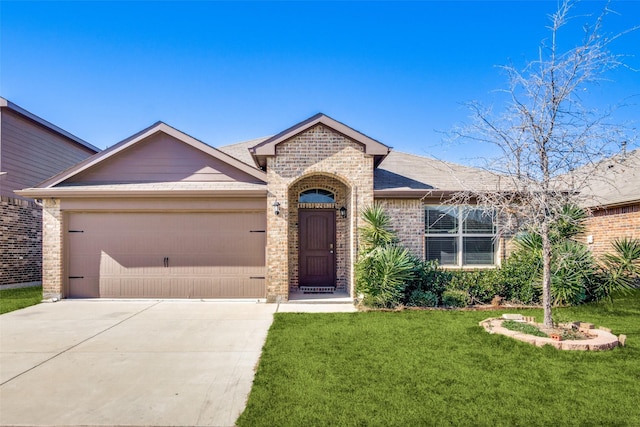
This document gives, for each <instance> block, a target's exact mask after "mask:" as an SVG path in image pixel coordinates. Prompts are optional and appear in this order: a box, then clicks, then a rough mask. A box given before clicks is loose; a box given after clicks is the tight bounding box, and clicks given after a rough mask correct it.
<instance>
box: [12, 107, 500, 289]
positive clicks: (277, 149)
mask: <svg viewBox="0 0 640 427" xmlns="http://www.w3.org/2000/svg"><path fill="white" fill-rule="evenodd" d="M468 185H473V186H474V188H476V189H478V188H483V189H486V190H487V191H492V190H497V189H499V188H498V187H497V182H496V181H495V180H493V179H492V177H491V176H490V175H488V174H485V173H484V172H482V171H480V170H477V169H473V168H468V167H464V166H459V165H454V164H451V163H445V162H441V161H438V160H433V159H429V158H425V157H419V156H414V155H410V154H405V153H399V152H393V151H391V150H390V148H389V147H388V146H386V145H384V144H382V143H380V142H378V141H376V140H374V139H372V138H370V137H368V136H366V135H364V134H362V133H360V132H358V131H356V130H354V129H352V128H350V127H348V126H346V125H344V124H342V123H340V122H338V121H336V120H334V119H332V118H330V117H327V116H325V115H323V114H318V115H315V116H313V117H311V118H309V119H307V120H305V121H303V122H301V123H298V124H297V125H295V126H292V127H291V128H289V129H286V130H285V131H283V132H281V133H279V134H277V135H275V136H272V137H268V138H261V139H257V140H253V141H248V142H245V143H240V144H235V145H230V146H226V147H222V148H220V149H215V148H212V147H210V146H208V145H206V144H204V143H203V142H201V141H199V140H197V139H194V138H192V137H191V136H189V135H187V134H184V133H182V132H180V131H178V130H176V129H174V128H172V127H170V126H168V125H166V124H164V123H161V122H159V123H156V124H154V125H152V126H150V127H149V128H147V129H145V130H143V131H141V132H140V133H138V134H136V135H133V136H132V137H130V138H128V139H126V140H124V141H122V142H120V143H118V144H117V145H114V146H113V147H111V148H109V149H107V150H105V151H102V152H100V153H98V154H96V155H94V156H93V157H90V158H88V159H86V160H84V161H82V162H80V163H79V164H77V165H75V166H74V167H72V168H70V169H68V170H66V171H64V172H62V173H60V174H58V175H56V176H54V177H53V178H50V179H48V180H47V181H45V182H43V183H42V184H40V185H38V186H36V187H34V188H29V189H25V190H22V191H19V194H20V195H21V196H23V197H31V198H35V199H40V200H42V203H43V205H44V211H43V217H44V219H43V221H44V225H45V227H44V247H45V251H44V279H43V283H44V291H45V296H58V297H115V298H126V297H169V298H265V297H266V299H267V301H278V300H286V299H287V298H288V297H289V295H290V293H292V292H299V291H301V290H303V291H304V290H306V291H315V292H323V291H333V290H336V291H338V292H341V293H346V294H349V295H351V296H353V294H354V269H353V264H354V262H355V260H356V257H357V251H358V230H359V227H361V226H362V220H361V218H360V212H361V211H362V209H363V208H365V207H366V206H369V205H372V204H373V203H374V202H375V203H380V204H382V205H383V206H385V207H386V209H387V212H388V213H389V214H390V216H391V217H392V220H393V227H394V229H396V231H397V232H398V236H399V239H400V242H401V243H402V244H403V245H405V246H406V247H407V248H409V249H410V250H411V251H412V252H413V253H414V254H415V255H416V256H418V257H424V258H428V259H438V260H439V261H440V263H441V264H443V265H447V266H451V267H457V268H464V267H474V268H475V267H490V266H493V265H495V264H496V263H497V262H499V259H500V258H501V255H500V254H501V251H502V246H504V245H502V244H501V243H500V240H499V239H495V237H496V230H495V226H494V225H493V224H492V223H491V220H490V219H488V217H486V216H482V215H479V212H477V211H475V210H473V209H472V208H469V210H467V211H465V214H464V215H463V214H462V209H463V208H451V207H448V206H444V205H442V202H443V200H445V199H446V198H447V197H448V196H449V195H450V194H452V193H454V192H456V191H459V190H461V189H463V188H465V186H468Z"/></svg>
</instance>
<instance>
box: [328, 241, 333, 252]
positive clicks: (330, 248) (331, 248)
mask: <svg viewBox="0 0 640 427" xmlns="http://www.w3.org/2000/svg"><path fill="white" fill-rule="evenodd" d="M329 253H330V254H332V253H333V243H329Z"/></svg>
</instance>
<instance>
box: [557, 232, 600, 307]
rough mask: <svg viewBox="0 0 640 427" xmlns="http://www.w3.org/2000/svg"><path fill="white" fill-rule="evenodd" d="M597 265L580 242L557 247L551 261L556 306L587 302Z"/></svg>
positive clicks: (562, 244) (564, 243)
mask: <svg viewBox="0 0 640 427" xmlns="http://www.w3.org/2000/svg"><path fill="white" fill-rule="evenodd" d="M594 272H595V264H594V261H593V257H592V256H591V251H589V249H588V248H587V247H586V246H585V245H583V244H581V243H578V242H575V241H573V240H565V241H564V242H561V243H559V244H557V245H556V247H555V251H554V252H553V257H552V260H551V298H552V300H553V304H555V305H576V304H581V303H583V302H586V301H587V299H588V293H589V292H590V291H591V288H592V277H593V274H594Z"/></svg>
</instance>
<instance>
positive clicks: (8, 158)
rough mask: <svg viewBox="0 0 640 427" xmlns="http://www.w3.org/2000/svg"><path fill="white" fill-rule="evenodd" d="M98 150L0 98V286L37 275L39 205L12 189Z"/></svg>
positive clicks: (39, 270)
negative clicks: (18, 194)
mask: <svg viewBox="0 0 640 427" xmlns="http://www.w3.org/2000/svg"><path fill="white" fill-rule="evenodd" d="M98 151H99V150H98V149H97V148H96V147H94V146H92V145H91V144H89V143H87V142H85V141H83V140H81V139H80V138H78V137H76V136H73V135H71V134H70V133H68V132H66V131H64V130H62V129H60V128H59V127H57V126H54V125H52V124H51V123H49V122H47V121H45V120H43V119H41V118H40V117H38V116H36V115H34V114H31V113H30V112H28V111H26V110H24V109H23V108H20V107H18V106H17V105H15V104H13V103H12V102H10V101H8V100H6V99H4V98H0V286H6V285H22V284H39V283H40V282H41V280H42V209H41V208H40V206H38V205H37V204H36V203H34V202H33V200H29V199H26V198H24V197H21V196H17V195H16V194H14V190H20V189H23V188H25V187H31V186H34V185H36V184H38V183H39V182H42V181H43V180H44V179H46V178H49V177H50V176H51V175H54V174H56V173H58V172H60V171H63V170H65V169H67V168H68V167H70V166H72V165H74V164H76V163H78V162H79V161H81V160H83V159H85V158H87V157H89V156H91V155H92V154H95V153H96V152H98Z"/></svg>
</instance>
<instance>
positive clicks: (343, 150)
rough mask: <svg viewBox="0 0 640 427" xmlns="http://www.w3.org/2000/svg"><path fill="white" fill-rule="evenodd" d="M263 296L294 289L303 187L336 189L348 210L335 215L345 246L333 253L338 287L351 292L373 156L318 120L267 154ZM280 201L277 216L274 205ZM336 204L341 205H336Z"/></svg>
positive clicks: (280, 295) (369, 193)
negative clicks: (299, 200) (343, 214)
mask: <svg viewBox="0 0 640 427" xmlns="http://www.w3.org/2000/svg"><path fill="white" fill-rule="evenodd" d="M267 182H268V196H267V204H268V208H269V209H268V211H267V300H268V301H276V300H277V299H279V298H280V299H284V300H286V299H288V296H289V288H290V287H291V289H292V290H295V289H296V288H297V280H298V279H297V251H298V246H297V244H298V241H297V209H298V206H297V197H298V193H299V192H300V191H302V190H301V189H302V188H305V189H307V188H313V187H312V186H313V185H318V187H317V188H326V189H331V188H335V192H336V196H337V197H338V199H339V200H338V201H337V203H336V205H337V204H338V203H341V202H342V201H344V203H345V207H346V208H347V209H348V215H347V219H346V220H344V221H343V220H340V219H338V220H337V222H336V228H337V230H336V234H337V237H338V236H339V238H340V239H343V240H341V241H336V245H337V246H338V247H341V246H343V247H344V249H340V250H339V253H338V254H337V263H338V265H337V274H338V280H337V285H338V286H341V287H342V286H344V288H345V289H346V290H347V291H348V292H349V293H350V294H351V293H352V287H353V271H352V269H351V264H352V260H353V259H355V257H356V250H357V244H356V241H357V238H351V236H355V230H357V227H358V218H359V212H360V211H361V210H362V208H363V207H365V206H368V205H370V204H372V203H373V158H372V157H370V156H367V155H366V154H365V153H364V147H363V146H362V145H361V144H359V143H356V142H355V141H352V140H350V139H349V138H347V137H345V136H343V135H341V134H339V133H336V132H333V131H332V130H331V129H329V128H327V127H325V126H323V125H321V124H320V125H316V126H314V127H312V128H311V129H308V130H306V131H305V132H303V133H301V134H299V135H297V136H295V137H293V138H291V139H290V140H288V141H285V142H283V143H280V144H279V145H278V146H277V147H276V155H275V156H274V157H269V158H268V159H267ZM276 200H277V201H278V202H279V203H280V204H281V206H280V211H281V213H280V215H275V214H274V212H273V209H272V204H273V202H275V201H276ZM337 207H340V206H337Z"/></svg>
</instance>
